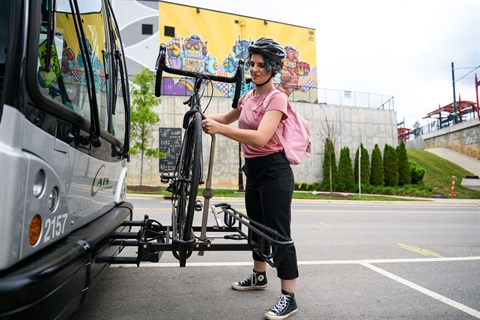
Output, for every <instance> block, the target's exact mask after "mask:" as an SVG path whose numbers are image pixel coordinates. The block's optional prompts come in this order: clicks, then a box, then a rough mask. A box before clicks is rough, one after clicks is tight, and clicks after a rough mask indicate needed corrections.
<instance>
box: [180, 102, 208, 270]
mask: <svg viewBox="0 0 480 320" xmlns="http://www.w3.org/2000/svg"><path fill="white" fill-rule="evenodd" d="M192 117H193V119H192V121H190V123H189V125H188V127H187V129H186V131H185V137H184V143H183V148H182V154H181V156H180V163H179V171H178V175H179V177H180V181H181V183H180V184H181V185H180V192H179V195H178V203H177V208H176V210H177V212H176V221H174V223H176V224H177V236H178V238H179V239H180V240H181V241H182V243H183V244H181V245H177V246H176V247H174V256H175V257H176V258H177V259H178V260H179V261H180V266H181V267H184V266H185V265H186V260H187V259H188V258H189V257H190V256H191V254H192V251H193V243H192V244H191V245H186V243H189V242H191V241H192V240H193V239H194V235H193V231H192V225H193V218H194V215H195V205H196V201H197V193H198V187H199V184H200V179H201V173H202V167H201V163H202V117H201V114H200V113H198V112H197V113H195V114H194V115H193V116H192Z"/></svg>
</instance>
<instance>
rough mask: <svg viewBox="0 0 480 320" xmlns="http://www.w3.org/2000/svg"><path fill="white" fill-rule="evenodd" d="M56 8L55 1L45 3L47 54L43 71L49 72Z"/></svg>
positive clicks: (50, 0)
mask: <svg viewBox="0 0 480 320" xmlns="http://www.w3.org/2000/svg"><path fill="white" fill-rule="evenodd" d="M56 7H57V0H48V1H47V12H48V21H47V52H46V53H45V70H44V71H46V72H49V71H50V61H51V60H52V52H53V44H54V40H55V10H56Z"/></svg>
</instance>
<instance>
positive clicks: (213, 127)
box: [202, 118, 221, 135]
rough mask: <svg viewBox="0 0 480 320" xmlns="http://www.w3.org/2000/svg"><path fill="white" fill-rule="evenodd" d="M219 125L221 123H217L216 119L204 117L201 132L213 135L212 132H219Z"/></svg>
mask: <svg viewBox="0 0 480 320" xmlns="http://www.w3.org/2000/svg"><path fill="white" fill-rule="evenodd" d="M220 127H221V124H220V123H218V122H217V121H215V120H213V119H209V118H206V119H204V120H202V129H203V132H205V133H207V134H211V135H214V134H217V133H219V132H220Z"/></svg>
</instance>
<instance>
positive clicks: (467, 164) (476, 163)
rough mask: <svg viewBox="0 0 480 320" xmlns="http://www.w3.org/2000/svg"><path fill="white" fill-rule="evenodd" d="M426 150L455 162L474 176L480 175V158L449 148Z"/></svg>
mask: <svg viewBox="0 0 480 320" xmlns="http://www.w3.org/2000/svg"><path fill="white" fill-rule="evenodd" d="M424 150H425V151H428V152H431V153H433V154H435V155H437V156H439V157H441V158H444V159H446V160H448V161H450V162H453V163H455V164H457V165H458V166H460V167H462V168H464V169H465V170H467V171H468V172H470V173H472V174H473V175H474V176H478V177H480V160H477V159H475V158H470V157H468V156H466V155H464V154H462V153H459V152H455V151H453V150H450V149H447V148H429V149H424Z"/></svg>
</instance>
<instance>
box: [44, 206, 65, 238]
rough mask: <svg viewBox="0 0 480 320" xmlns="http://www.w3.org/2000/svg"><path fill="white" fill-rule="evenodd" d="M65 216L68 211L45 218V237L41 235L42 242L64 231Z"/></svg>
mask: <svg viewBox="0 0 480 320" xmlns="http://www.w3.org/2000/svg"><path fill="white" fill-rule="evenodd" d="M67 218H68V213H64V214H59V215H57V216H54V217H53V218H48V219H47V220H45V237H43V242H47V241H50V240H52V239H53V238H56V237H58V236H60V235H61V234H62V233H64V232H65V223H66V221H67Z"/></svg>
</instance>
